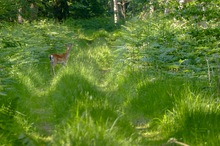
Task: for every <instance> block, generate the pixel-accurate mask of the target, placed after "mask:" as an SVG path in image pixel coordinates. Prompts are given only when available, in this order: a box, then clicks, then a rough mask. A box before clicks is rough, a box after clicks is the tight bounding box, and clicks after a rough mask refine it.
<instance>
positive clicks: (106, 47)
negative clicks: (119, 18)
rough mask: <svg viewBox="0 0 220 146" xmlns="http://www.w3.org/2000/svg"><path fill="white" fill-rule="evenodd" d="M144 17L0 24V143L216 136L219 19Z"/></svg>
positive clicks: (159, 141) (155, 141)
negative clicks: (53, 61) (63, 59)
mask: <svg viewBox="0 0 220 146" xmlns="http://www.w3.org/2000/svg"><path fill="white" fill-rule="evenodd" d="M148 18H149V19H148V20H141V21H140V20H139V19H138V18H134V19H133V20H131V21H129V22H126V23H125V24H124V25H123V26H122V27H121V28H118V29H117V30H115V27H114V26H112V24H110V23H107V22H108V21H110V20H109V19H106V18H96V19H95V20H77V21H76V20H71V19H68V20H67V21H66V22H64V23H63V24H58V23H54V22H53V21H46V20H42V21H39V22H33V23H32V24H29V23H23V24H22V25H17V24H13V25H12V24H11V23H4V24H1V26H2V27H1V28H0V36H1V37H0V49H1V54H0V61H1V66H0V70H1V72H0V95H1V99H0V105H1V106H0V107H1V108H0V116H1V118H0V119H1V120H0V136H1V137H0V138H1V141H0V144H1V145H16V144H19V145H163V144H164V145H165V144H167V140H168V139H169V138H171V137H175V138H177V139H178V140H179V141H182V142H184V143H187V144H190V145H205V144H207V145H216V144H218V141H219V133H218V132H219V126H218V125H219V124H218V123H219V122H218V121H219V118H220V116H219V97H218V93H217V92H216V91H218V90H219V87H220V86H219V74H218V73H217V71H218V70H219V58H218V56H219V47H218V44H219V42H218V36H219V35H218V33H219V31H218V26H219V23H216V21H215V20H212V21H208V22H207V24H208V26H207V27H205V28H204V27H201V26H200V25H199V24H198V23H197V22H194V21H192V20H190V21H189V20H186V19H181V20H177V19H175V20H174V19H170V18H169V17H163V16H161V15H157V17H154V15H152V16H149V17H148ZM95 23H97V25H95ZM207 38H208V39H207ZM67 43H72V44H73V48H72V49H71V52H70V57H69V60H68V63H67V66H66V67H62V66H60V65H57V66H56V73H57V75H55V76H52V75H51V74H50V73H51V70H50V66H49V65H50V64H49V59H48V55H49V54H51V53H63V52H64V51H65V47H64V45H65V44H67Z"/></svg>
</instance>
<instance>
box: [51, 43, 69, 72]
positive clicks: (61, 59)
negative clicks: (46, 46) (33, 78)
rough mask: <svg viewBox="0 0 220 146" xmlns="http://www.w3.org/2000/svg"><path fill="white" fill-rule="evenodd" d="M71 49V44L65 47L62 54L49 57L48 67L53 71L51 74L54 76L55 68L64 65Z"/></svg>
mask: <svg viewBox="0 0 220 146" xmlns="http://www.w3.org/2000/svg"><path fill="white" fill-rule="evenodd" d="M71 47H72V45H71V44H69V45H66V52H65V53H63V54H51V55H50V56H49V58H50V65H51V69H52V71H53V74H54V75H55V66H56V65H57V64H62V65H63V66H65V65H66V63H67V61H68V58H69V53H70V48H71Z"/></svg>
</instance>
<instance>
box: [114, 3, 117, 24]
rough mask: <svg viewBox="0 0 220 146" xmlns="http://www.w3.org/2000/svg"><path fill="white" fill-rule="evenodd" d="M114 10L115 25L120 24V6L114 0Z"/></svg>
mask: <svg viewBox="0 0 220 146" xmlns="http://www.w3.org/2000/svg"><path fill="white" fill-rule="evenodd" d="M113 8H114V23H115V24H117V23H118V5H117V0H113Z"/></svg>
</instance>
